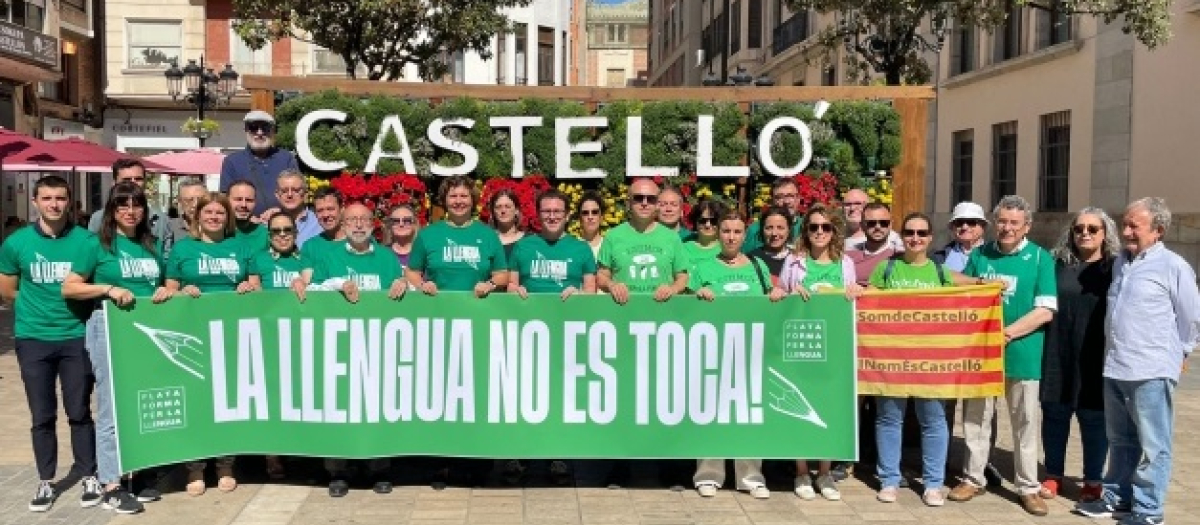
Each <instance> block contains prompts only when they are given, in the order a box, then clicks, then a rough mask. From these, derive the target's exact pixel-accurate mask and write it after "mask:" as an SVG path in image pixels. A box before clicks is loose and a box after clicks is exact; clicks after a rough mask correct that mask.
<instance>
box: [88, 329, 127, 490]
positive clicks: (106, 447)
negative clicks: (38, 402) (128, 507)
mask: <svg viewBox="0 0 1200 525" xmlns="http://www.w3.org/2000/svg"><path fill="white" fill-rule="evenodd" d="M86 336H87V338H86V343H85V344H86V345H87V351H88V354H89V355H90V356H91V360H92V374H93V375H95V376H96V470H97V473H96V477H97V478H99V480H100V483H105V484H108V483H120V481H121V467H120V466H119V465H118V463H117V426H116V423H115V422H114V421H113V394H112V382H111V381H110V380H109V379H110V374H109V366H108V338H107V334H106V333H105V328H104V310H96V311H94V312H92V317H91V318H89V319H88V321H87V333H86Z"/></svg>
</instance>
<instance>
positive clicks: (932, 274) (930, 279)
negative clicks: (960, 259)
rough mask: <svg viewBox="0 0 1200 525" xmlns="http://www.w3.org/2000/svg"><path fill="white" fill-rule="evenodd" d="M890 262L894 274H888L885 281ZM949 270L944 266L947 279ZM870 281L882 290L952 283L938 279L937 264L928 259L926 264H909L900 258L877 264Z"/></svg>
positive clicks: (936, 286)
mask: <svg viewBox="0 0 1200 525" xmlns="http://www.w3.org/2000/svg"><path fill="white" fill-rule="evenodd" d="M889 264H890V265H892V274H891V275H889V276H888V278H887V282H884V280H883V274H884V273H885V272H887V267H888V265H889ZM949 272H950V270H947V269H946V268H942V275H943V276H945V278H946V279H947V280H949V279H950V274H949ZM869 281H870V283H871V286H874V287H876V288H879V289H881V290H888V289H911V288H941V287H943V286H950V284H948V283H945V282H942V281H941V280H940V279H938V271H937V264H935V263H934V262H933V261H932V260H928V259H927V260H926V261H925V263H924V264H919V265H913V264H909V263H907V262H905V261H904V259H900V258H896V259H888V260H885V261H882V262H880V263H879V264H877V265H875V270H874V271H872V272H871V277H870V278H869Z"/></svg>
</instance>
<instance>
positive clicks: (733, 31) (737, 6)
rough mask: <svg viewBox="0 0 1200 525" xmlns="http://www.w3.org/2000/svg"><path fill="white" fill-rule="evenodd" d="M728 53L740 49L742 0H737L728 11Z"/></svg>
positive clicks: (734, 52) (734, 53) (736, 51)
mask: <svg viewBox="0 0 1200 525" xmlns="http://www.w3.org/2000/svg"><path fill="white" fill-rule="evenodd" d="M729 16H730V20H729V54H730V55H731V56H732V55H736V54H737V53H738V51H741V50H742V1H741V0H737V1H736V2H734V3H733V6H732V7H730V12H729Z"/></svg>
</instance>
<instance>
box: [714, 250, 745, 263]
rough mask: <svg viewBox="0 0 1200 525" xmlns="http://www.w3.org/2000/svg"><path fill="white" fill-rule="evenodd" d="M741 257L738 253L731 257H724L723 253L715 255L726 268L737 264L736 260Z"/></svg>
mask: <svg viewBox="0 0 1200 525" xmlns="http://www.w3.org/2000/svg"><path fill="white" fill-rule="evenodd" d="M741 257H742V254H740V253H735V254H733V256H732V257H729V256H726V255H725V254H723V253H718V254H717V259H720V260H721V262H723V263H725V264H726V265H728V266H732V265H734V264H736V263H737V262H738V259H740V258H741Z"/></svg>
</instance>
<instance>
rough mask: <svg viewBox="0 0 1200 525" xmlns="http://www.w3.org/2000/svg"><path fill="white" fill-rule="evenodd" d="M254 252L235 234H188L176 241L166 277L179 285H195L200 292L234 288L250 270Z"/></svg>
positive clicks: (224, 290) (228, 290)
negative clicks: (213, 237)
mask: <svg viewBox="0 0 1200 525" xmlns="http://www.w3.org/2000/svg"><path fill="white" fill-rule="evenodd" d="M253 259H254V256H253V255H252V254H251V252H250V247H249V246H247V245H246V243H245V242H243V241H241V240H239V239H238V238H236V237H226V238H225V239H222V240H221V242H204V241H200V240H198V239H196V238H194V237H188V238H186V239H182V240H180V241H179V242H176V243H175V246H174V247H173V248H171V255H170V256H168V258H167V271H166V274H167V279H174V280H176V281H179V284H180V287H181V288H182V287H184V286H187V285H189V284H190V285H193V286H195V287H197V288H199V289H200V291H201V292H232V291H236V290H237V286H238V284H240V283H241V282H242V281H245V280H246V277H247V276H248V275H250V274H251V273H253V272H251V271H250V270H251V264H250V263H251V261H252V260H253Z"/></svg>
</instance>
